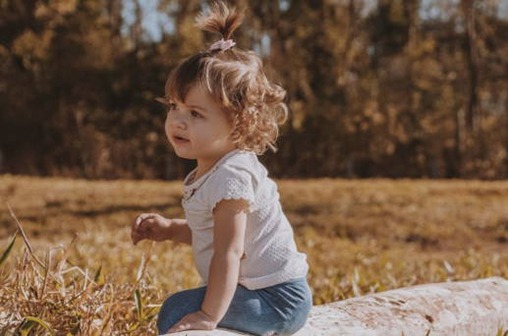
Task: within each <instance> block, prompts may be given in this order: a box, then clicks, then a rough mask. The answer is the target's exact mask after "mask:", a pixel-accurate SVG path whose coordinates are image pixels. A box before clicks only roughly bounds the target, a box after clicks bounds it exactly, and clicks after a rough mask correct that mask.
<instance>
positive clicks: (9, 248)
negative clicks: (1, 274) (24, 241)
mask: <svg viewBox="0 0 508 336" xmlns="http://www.w3.org/2000/svg"><path fill="white" fill-rule="evenodd" d="M18 231H19V230H17V231H16V233H15V234H14V236H13V237H12V239H11V242H10V243H9V246H7V249H6V250H5V251H4V253H2V258H0V265H2V264H3V263H4V261H5V260H6V259H7V257H8V256H9V254H10V253H11V251H12V247H13V246H14V243H15V242H16V238H17V237H18Z"/></svg>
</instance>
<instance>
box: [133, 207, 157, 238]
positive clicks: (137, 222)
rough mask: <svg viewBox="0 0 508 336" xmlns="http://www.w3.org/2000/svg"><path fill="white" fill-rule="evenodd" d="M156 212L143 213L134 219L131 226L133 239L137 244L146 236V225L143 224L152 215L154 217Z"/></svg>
mask: <svg viewBox="0 0 508 336" xmlns="http://www.w3.org/2000/svg"><path fill="white" fill-rule="evenodd" d="M154 216H155V214H149V213H148V214H141V215H139V216H137V217H136V219H134V222H133V223H132V227H131V240H132V242H133V244H134V245H136V244H137V243H138V242H139V241H140V240H143V239H145V238H146V231H147V230H146V225H143V224H144V223H145V221H146V220H147V219H149V218H151V217H154Z"/></svg>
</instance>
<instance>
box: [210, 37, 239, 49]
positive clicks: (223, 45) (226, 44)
mask: <svg viewBox="0 0 508 336" xmlns="http://www.w3.org/2000/svg"><path fill="white" fill-rule="evenodd" d="M235 44H236V43H235V41H233V40H224V39H223V38H221V39H220V40H218V41H217V42H215V43H214V44H212V45H211V46H210V51H214V50H220V51H226V50H228V49H231V48H233V47H234V46H235Z"/></svg>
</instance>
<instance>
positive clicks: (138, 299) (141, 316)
mask: <svg viewBox="0 0 508 336" xmlns="http://www.w3.org/2000/svg"><path fill="white" fill-rule="evenodd" d="M134 303H135V304H136V312H137V313H138V320H139V321H142V320H143V319H144V313H143V302H142V301H141V293H140V291H139V289H136V290H135V291H134Z"/></svg>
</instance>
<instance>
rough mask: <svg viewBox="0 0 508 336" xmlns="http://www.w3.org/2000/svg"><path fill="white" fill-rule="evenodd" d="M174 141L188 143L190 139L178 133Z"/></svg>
mask: <svg viewBox="0 0 508 336" xmlns="http://www.w3.org/2000/svg"><path fill="white" fill-rule="evenodd" d="M172 138H173V142H174V143H176V144H184V143H188V142H189V140H188V139H186V138H184V137H181V136H178V135H174V136H173V137H172Z"/></svg>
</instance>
